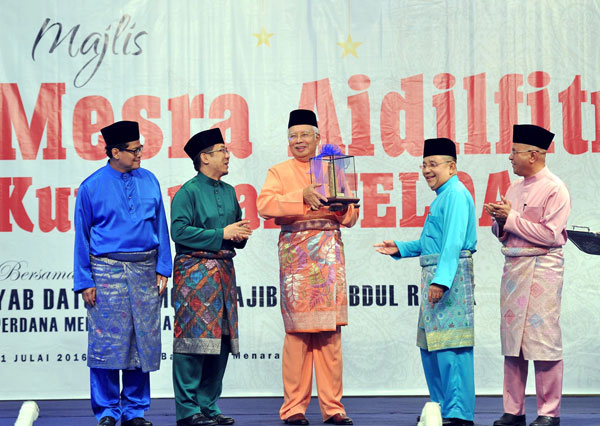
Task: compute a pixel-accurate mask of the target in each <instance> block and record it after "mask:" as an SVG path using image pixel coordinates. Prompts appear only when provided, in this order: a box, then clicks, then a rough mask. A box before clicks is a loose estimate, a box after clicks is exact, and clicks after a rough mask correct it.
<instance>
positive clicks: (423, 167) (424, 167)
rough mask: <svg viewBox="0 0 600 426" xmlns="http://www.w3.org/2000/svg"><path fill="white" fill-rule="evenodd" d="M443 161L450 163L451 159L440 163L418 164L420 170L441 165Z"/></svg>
mask: <svg viewBox="0 0 600 426" xmlns="http://www.w3.org/2000/svg"><path fill="white" fill-rule="evenodd" d="M444 163H452V160H448V161H442V162H441V163H423V164H421V165H420V166H419V168H420V169H421V170H425V169H435V168H436V167H439V166H441V165H442V164H444Z"/></svg>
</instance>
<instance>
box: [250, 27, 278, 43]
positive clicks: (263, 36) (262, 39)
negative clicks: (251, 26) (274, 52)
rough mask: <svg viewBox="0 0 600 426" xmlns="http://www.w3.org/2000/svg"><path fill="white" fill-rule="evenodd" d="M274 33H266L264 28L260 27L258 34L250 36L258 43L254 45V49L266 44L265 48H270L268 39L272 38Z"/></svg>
mask: <svg viewBox="0 0 600 426" xmlns="http://www.w3.org/2000/svg"><path fill="white" fill-rule="evenodd" d="M274 34H275V33H268V32H266V31H265V27H262V28H261V29H260V32H259V33H254V34H252V35H253V36H254V37H256V38H257V39H258V43H256V47H258V46H260V45H261V44H263V43H264V44H266V45H267V46H269V47H271V44H270V43H269V38H271V37H273V35H274Z"/></svg>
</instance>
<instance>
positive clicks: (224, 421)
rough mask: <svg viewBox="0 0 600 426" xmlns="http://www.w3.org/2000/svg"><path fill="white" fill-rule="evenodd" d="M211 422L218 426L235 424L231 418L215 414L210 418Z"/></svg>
mask: <svg viewBox="0 0 600 426" xmlns="http://www.w3.org/2000/svg"><path fill="white" fill-rule="evenodd" d="M212 420H214V421H215V422H217V423H216V424H218V425H232V424H234V423H235V420H234V418H233V417H228V416H224V415H223V414H217V415H216V416H214V417H212Z"/></svg>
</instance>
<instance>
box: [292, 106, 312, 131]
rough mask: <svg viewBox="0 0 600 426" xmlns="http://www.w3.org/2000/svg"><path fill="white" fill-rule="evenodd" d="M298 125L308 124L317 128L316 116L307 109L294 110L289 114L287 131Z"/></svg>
mask: <svg viewBox="0 0 600 426" xmlns="http://www.w3.org/2000/svg"><path fill="white" fill-rule="evenodd" d="M298 124H308V125H309V126H315V127H319V126H317V116H316V115H315V113H314V112H313V111H311V110H309V109H295V110H294V111H292V112H290V120H289V121H288V129H289V128H290V127H292V126H297V125H298Z"/></svg>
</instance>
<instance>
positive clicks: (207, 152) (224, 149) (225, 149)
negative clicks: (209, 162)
mask: <svg viewBox="0 0 600 426" xmlns="http://www.w3.org/2000/svg"><path fill="white" fill-rule="evenodd" d="M213 152H221V153H223V154H229V150H228V149H227V148H226V147H223V148H219V149H213V150H212V151H206V152H205V153H204V154H212V153H213Z"/></svg>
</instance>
